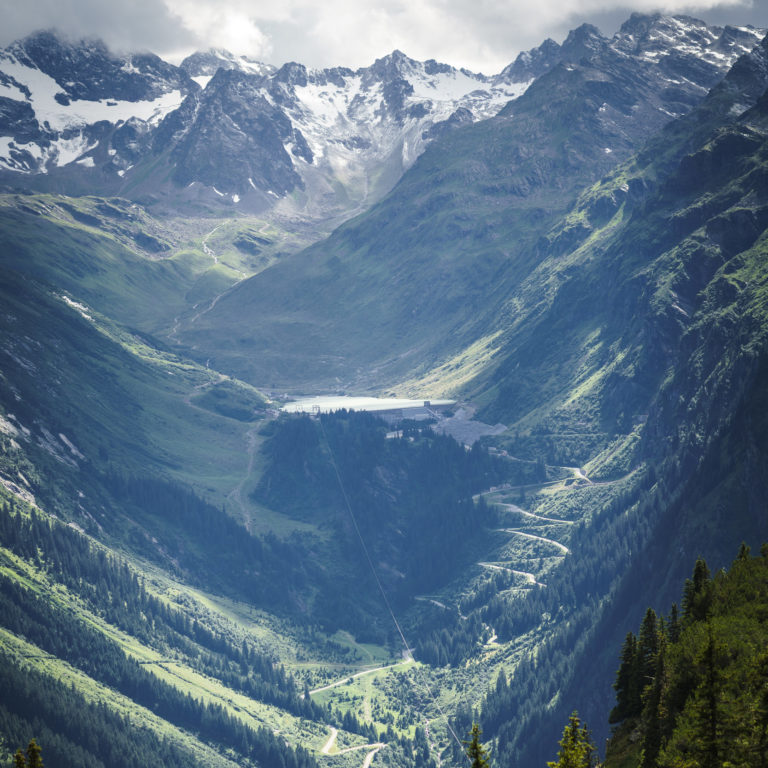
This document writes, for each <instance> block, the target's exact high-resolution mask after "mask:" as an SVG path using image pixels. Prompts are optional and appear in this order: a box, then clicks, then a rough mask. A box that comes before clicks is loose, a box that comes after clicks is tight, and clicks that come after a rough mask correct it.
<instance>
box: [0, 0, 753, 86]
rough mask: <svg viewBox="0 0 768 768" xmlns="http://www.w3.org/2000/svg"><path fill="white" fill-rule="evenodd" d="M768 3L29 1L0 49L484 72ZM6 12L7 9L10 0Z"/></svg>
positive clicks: (746, 15)
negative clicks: (53, 32)
mask: <svg viewBox="0 0 768 768" xmlns="http://www.w3.org/2000/svg"><path fill="white" fill-rule="evenodd" d="M766 4H768V0H752V1H751V2H750V0H697V1H696V2H691V1H690V0H663V2H662V3H659V0H538V2H537V3H536V6H535V11H533V12H532V10H531V5H530V3H529V2H528V0H525V1H524V0H377V1H376V2H372V1H371V0H357V1H355V0H323V2H321V3H318V2H317V0H281V2H267V0H132V2H130V3H125V4H117V3H105V2H104V0H30V2H14V3H13V5H12V6H11V7H9V8H8V9H7V11H5V12H4V18H3V30H2V32H0V44H7V43H8V42H10V40H11V39H14V38H16V37H20V36H23V35H25V34H28V33H29V32H31V31H33V30H34V29H37V28H41V27H42V28H51V27H56V28H59V29H60V30H62V31H63V32H65V33H67V34H69V35H70V36H77V37H82V36H98V37H101V38H102V39H104V41H105V42H106V43H107V44H108V45H109V46H110V47H113V48H115V49H118V50H128V49H130V50H139V49H142V50H147V49H149V50H153V51H155V52H156V53H158V54H160V55H163V56H165V57H167V58H171V59H172V60H178V59H179V58H180V57H181V56H182V55H184V54H186V53H190V52H191V51H193V50H195V49H205V48H209V47H220V48H227V49H229V50H231V51H232V52H233V53H240V54H247V55H249V56H252V57H254V58H259V59H263V60H266V61H270V62H271V63H274V64H278V65H279V64H282V63H284V62H285V61H289V60H293V61H299V62H302V63H304V64H308V65H310V66H338V65H344V66H351V67H358V66H365V65H368V64H370V63H371V62H372V61H373V60H374V59H375V58H378V57H380V56H383V55H386V54H387V53H389V52H391V51H392V50H394V49H400V50H402V51H404V52H405V53H407V54H408V55H409V56H411V57H413V58H416V59H428V58H435V59H438V60H439V61H445V62H448V63H451V64H454V65H457V66H466V67H468V68H470V69H474V70H478V71H484V72H486V73H493V72H498V71H499V70H500V69H501V68H502V67H504V66H505V65H506V64H508V63H509V62H510V61H511V60H512V59H514V57H515V56H516V55H517V53H518V52H519V51H521V50H525V49H527V48H530V47H533V46H535V45H538V44H539V43H541V42H542V40H543V39H544V38H546V37H553V38H555V39H556V40H562V39H563V38H564V37H565V35H566V34H567V32H568V31H569V30H570V29H572V28H573V27H574V26H577V25H578V24H580V23H582V22H584V21H590V22H592V23H595V24H596V25H597V26H598V27H600V28H601V29H602V30H603V31H604V32H606V33H609V34H610V33H613V31H615V29H616V28H617V27H618V25H619V24H620V23H621V21H623V20H624V19H626V18H627V17H628V16H629V14H630V13H631V12H632V11H641V12H652V11H656V10H662V11H664V12H668V13H690V14H691V15H698V16H704V18H712V19H713V20H717V21H719V22H721V23H722V21H724V20H733V21H734V22H735V23H745V22H747V21H752V22H753V23H755V24H756V25H765V24H768V13H767V12H766ZM9 6H10V3H9Z"/></svg>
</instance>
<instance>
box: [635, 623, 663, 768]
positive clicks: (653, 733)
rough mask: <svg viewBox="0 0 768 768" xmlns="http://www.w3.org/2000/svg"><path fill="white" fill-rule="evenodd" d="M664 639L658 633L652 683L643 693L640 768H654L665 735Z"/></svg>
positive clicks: (661, 634)
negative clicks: (657, 648) (657, 646)
mask: <svg viewBox="0 0 768 768" xmlns="http://www.w3.org/2000/svg"><path fill="white" fill-rule="evenodd" d="M667 682H668V681H667V660H666V639H665V636H664V634H663V633H662V632H660V633H659V650H658V652H657V654H656V668H655V670H654V675H653V682H652V683H651V684H650V685H649V686H648V688H647V689H646V692H645V696H644V697H643V698H644V708H643V720H642V722H643V731H644V735H643V751H642V760H641V762H640V768H655V766H656V764H657V758H658V756H659V752H660V751H661V746H662V743H663V740H664V738H665V736H666V735H667V733H666V732H667V726H668V723H667V713H666V708H665V704H664V694H665V692H666V687H667Z"/></svg>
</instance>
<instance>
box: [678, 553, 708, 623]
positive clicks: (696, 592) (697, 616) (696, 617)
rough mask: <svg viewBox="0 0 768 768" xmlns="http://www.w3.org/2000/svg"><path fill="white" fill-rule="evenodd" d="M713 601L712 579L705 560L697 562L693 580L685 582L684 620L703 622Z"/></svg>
mask: <svg viewBox="0 0 768 768" xmlns="http://www.w3.org/2000/svg"><path fill="white" fill-rule="evenodd" d="M711 601H712V579H711V577H710V573H709V568H708V567H707V564H706V562H705V561H704V560H703V558H701V557H700V558H698V560H696V565H695V566H694V568H693V578H692V579H686V580H685V587H684V588H683V618H684V619H685V620H687V621H703V620H704V619H706V618H707V614H708V613H709V605H710V603H711Z"/></svg>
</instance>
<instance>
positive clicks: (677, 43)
mask: <svg viewBox="0 0 768 768" xmlns="http://www.w3.org/2000/svg"><path fill="white" fill-rule="evenodd" d="M759 36H760V34H759V31H758V30H755V29H751V28H734V27H725V28H720V27H709V26H707V25H706V24H704V23H703V22H699V21H697V20H695V19H689V18H686V17H674V18H668V17H663V16H659V15H655V16H640V15H635V16H633V17H632V18H631V19H630V20H629V21H628V22H626V23H625V24H624V25H623V26H622V28H621V29H620V30H619V32H618V33H617V34H616V35H615V36H614V37H613V38H607V37H604V36H603V35H601V34H600V33H599V31H598V30H597V29H596V28H594V27H590V26H589V25H584V26H582V27H580V28H579V29H577V30H574V31H573V32H572V33H571V34H570V35H569V36H568V37H567V39H566V40H565V41H564V42H563V44H562V45H558V44H557V43H555V42H554V41H551V40H547V41H545V42H544V43H543V44H542V45H541V46H539V47H538V48H536V49H533V50H531V51H528V52H525V53H522V54H520V55H519V56H518V57H517V59H516V60H515V62H513V63H512V64H511V65H510V66H509V67H507V68H505V69H504V70H503V71H502V72H501V73H499V74H497V75H493V76H486V75H482V74H477V73H473V72H469V71H468V70H465V69H456V68H454V67H451V66H449V65H446V64H442V63H438V62H436V61H432V60H430V61H425V62H417V61H414V60H412V59H410V58H408V57H407V56H406V55H404V54H403V53H401V52H399V51H395V52H393V53H392V54H390V55H388V56H385V57H383V58H381V59H377V60H376V61H375V62H374V63H373V64H372V65H371V66H370V67H365V68H361V69H358V70H351V69H347V68H343V67H337V68H331V69H324V70H313V69H308V68H307V67H304V66H303V65H301V64H297V63H288V64H285V65H283V66H282V67H280V68H279V69H275V68H274V67H271V66H269V65H264V64H261V63H259V62H256V61H254V60H252V59H248V58H247V57H236V56H233V55H232V54H229V53H228V52H226V51H215V50H212V51H208V52H204V53H197V54H193V55H192V56H190V57H188V58H187V59H186V60H185V61H184V62H182V64H181V65H180V66H179V67H175V66H173V65H171V64H168V63H166V62H163V61H162V60H161V59H159V58H158V57H156V56H153V55H151V54H142V55H132V56H123V57H117V56H114V55H112V54H110V53H109V51H107V49H106V48H105V47H104V45H103V44H102V43H100V42H98V41H91V42H79V43H68V42H65V41H63V40H61V39H59V38H57V37H56V35H55V34H54V33H51V32H46V33H38V34H36V35H32V36H30V37H28V38H26V39H25V40H21V41H18V42H16V43H14V44H13V45H11V46H9V47H8V48H7V49H6V50H5V51H2V52H0V134H2V136H1V137H0V169H2V170H0V179H2V180H3V181H5V183H7V184H10V185H13V186H15V187H18V186H19V185H22V186H23V185H31V186H34V187H36V188H42V189H51V190H55V191H63V192H68V193H69V192H75V193H77V192H78V191H81V190H83V189H89V190H92V191H101V192H103V193H106V194H119V195H121V196H126V197H129V198H132V199H138V200H141V201H146V202H150V203H151V202H152V201H157V200H158V199H159V197H160V193H162V196H163V197H164V198H165V202H166V204H167V203H168V201H169V200H170V199H176V200H180V201H184V202H185V203H189V202H192V201H196V202H200V203H205V204H207V205H214V206H218V207H221V206H227V207H232V208H233V209H234V210H264V209H270V208H272V207H274V206H275V205H277V204H278V203H280V201H283V202H282V203H281V204H282V206H283V207H284V208H287V209H289V210H308V211H310V212H312V213H315V214H320V215H322V214H329V213H331V214H341V215H350V214H351V213H354V212H355V211H357V210H360V209H362V208H364V207H366V206H368V205H370V204H371V203H373V202H375V201H376V200H377V199H379V198H380V197H381V196H382V195H383V194H385V193H386V192H387V191H388V190H389V189H390V188H391V187H392V186H393V185H394V184H395V183H396V182H397V181H398V180H399V178H400V177H401V175H402V174H403V172H404V171H405V170H407V169H408V168H409V167H411V165H412V164H413V163H414V162H415V160H416V158H417V157H419V156H420V155H421V154H422V153H423V151H424V149H425V148H426V147H427V146H428V145H429V144H430V143H431V142H432V141H434V140H435V139H436V138H438V137H441V136H443V135H445V134H446V133H448V132H451V131H452V130H454V129H456V128H459V127H462V126H467V125H470V124H472V123H473V122H477V121H480V120H484V119H487V118H489V117H492V116H493V115H495V114H497V113H498V112H499V111H500V110H502V109H503V108H505V105H508V104H509V103H510V102H513V101H514V100H515V99H517V98H518V97H519V96H520V95H521V94H522V93H524V92H525V90H526V89H527V87H528V86H529V85H530V83H531V82H532V81H533V80H534V79H536V78H538V77H540V76H541V75H543V74H544V73H546V72H548V71H550V70H551V69H552V68H553V67H556V66H561V67H562V66H565V67H567V66H571V65H577V64H578V63H579V62H580V61H582V60H586V59H589V58H594V57H595V56H597V57H601V58H605V57H606V56H613V57H621V58H624V59H625V60H626V61H632V62H633V63H635V64H637V65H638V66H639V67H641V68H644V69H645V70H647V71H649V72H652V77H654V78H657V79H658V84H659V88H658V89H657V90H659V91H663V94H662V98H661V100H660V103H659V104H658V105H654V109H658V110H662V112H663V114H665V115H666V118H669V117H672V116H674V115H677V114H682V113H683V112H685V111H687V109H689V108H690V106H692V104H693V103H695V102H696V101H697V100H698V98H700V96H701V95H703V93H704V92H706V90H707V89H708V88H709V87H711V85H712V84H713V83H714V81H716V80H717V79H718V78H719V77H720V76H722V74H724V72H725V71H726V70H727V68H728V67H729V66H730V65H731V64H732V63H733V61H734V60H735V59H736V58H737V56H738V55H740V54H741V53H743V52H745V51H746V50H748V49H749V48H750V47H752V45H754V43H755V42H757V40H758V38H759ZM662 86H663V87H662ZM20 174H23V175H24V180H23V181H22V180H21V176H20ZM159 191H160V192H159ZM286 198H289V199H288V200H286Z"/></svg>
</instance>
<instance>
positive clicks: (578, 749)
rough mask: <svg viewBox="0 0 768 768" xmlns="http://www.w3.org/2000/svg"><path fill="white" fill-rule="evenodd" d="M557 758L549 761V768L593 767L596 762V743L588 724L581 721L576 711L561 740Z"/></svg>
mask: <svg viewBox="0 0 768 768" xmlns="http://www.w3.org/2000/svg"><path fill="white" fill-rule="evenodd" d="M559 744H560V750H559V751H558V753H557V760H556V761H552V762H548V763H547V768H592V766H593V765H594V762H595V745H594V744H593V743H592V737H591V736H590V734H589V730H588V729H587V726H586V724H583V725H582V723H581V721H580V720H579V715H578V713H577V712H574V713H573V714H572V715H571V716H570V717H569V718H568V725H566V726H565V730H564V731H563V738H562V739H560V741H559Z"/></svg>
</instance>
